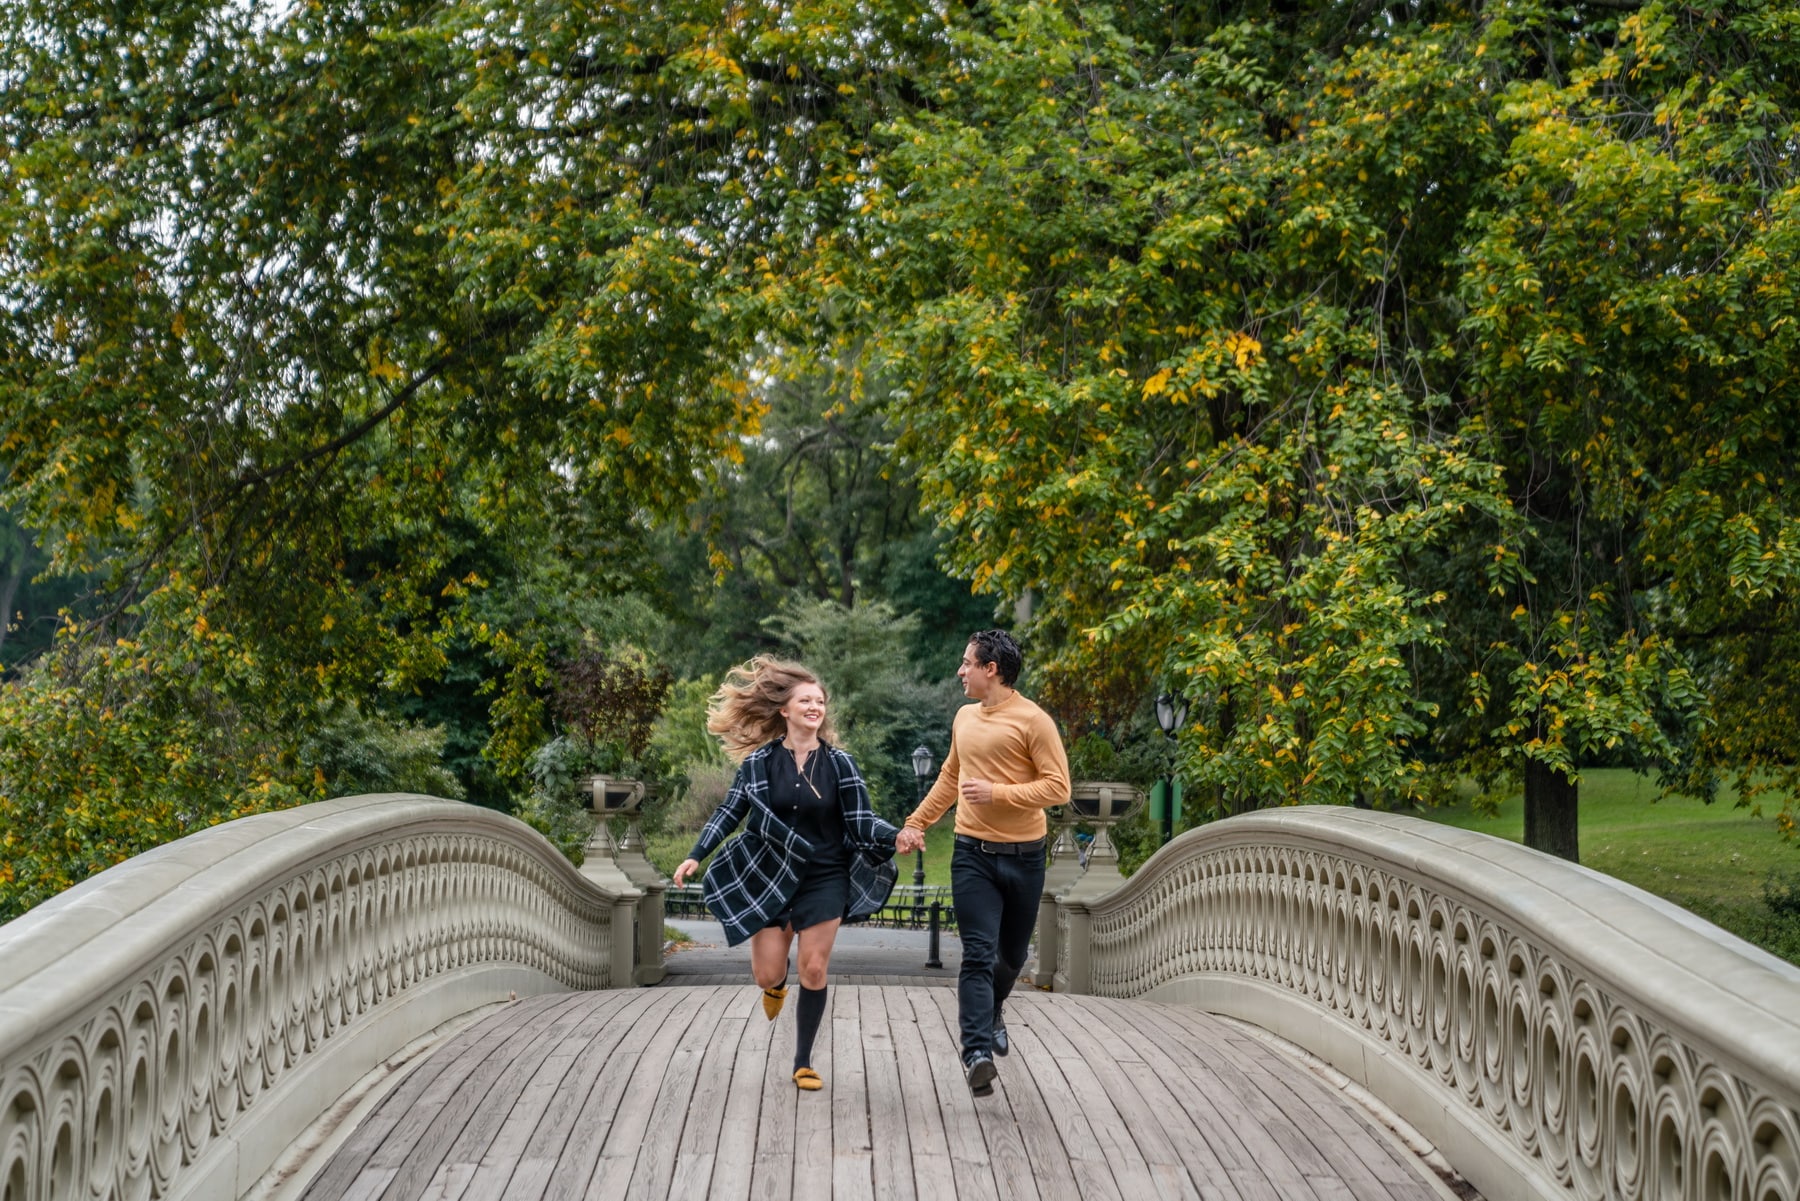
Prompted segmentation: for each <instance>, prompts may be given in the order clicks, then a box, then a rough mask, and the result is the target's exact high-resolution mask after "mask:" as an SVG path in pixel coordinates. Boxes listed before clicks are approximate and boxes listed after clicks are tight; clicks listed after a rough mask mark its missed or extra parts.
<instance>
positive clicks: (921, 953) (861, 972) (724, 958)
mask: <svg viewBox="0 0 1800 1201" xmlns="http://www.w3.org/2000/svg"><path fill="white" fill-rule="evenodd" d="M668 924H669V925H671V926H673V927H675V928H676V929H677V930H680V931H681V932H682V933H683V934H686V935H687V936H688V937H689V938H691V939H693V941H692V942H690V943H678V944H676V945H674V946H672V947H671V948H669V951H668V953H667V954H666V955H664V956H663V967H664V969H665V970H666V971H667V972H668V973H669V974H668V976H667V977H666V978H665V979H664V980H663V984H664V985H670V984H747V983H749V981H750V944H748V943H743V944H740V945H739V946H735V947H728V946H726V945H725V935H724V932H723V931H721V930H720V929H719V923H718V922H710V921H685V920H684V921H672V922H669V923H668ZM929 945H930V935H928V934H927V933H926V932H925V931H923V930H889V929H884V928H882V927H880V926H842V927H840V928H839V929H838V936H837V941H836V942H835V943H833V944H832V948H831V982H832V983H833V984H947V985H949V986H950V987H951V988H955V987H956V971H957V968H959V967H960V966H961V965H962V944H961V943H960V942H958V941H957V940H956V936H955V935H954V934H940V935H939V936H938V959H939V961H940V962H942V963H943V965H944V966H943V967H941V968H928V967H926V966H925V961H926V959H927V958H928V949H929ZM792 962H793V960H792V958H790V959H789V963H790V965H791V964H792ZM788 974H789V976H790V977H793V976H794V975H795V970H794V969H793V968H792V967H791V966H790V968H789V971H788Z"/></svg>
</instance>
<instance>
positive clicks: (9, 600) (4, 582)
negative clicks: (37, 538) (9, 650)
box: [0, 552, 25, 647]
mask: <svg viewBox="0 0 1800 1201" xmlns="http://www.w3.org/2000/svg"><path fill="white" fill-rule="evenodd" d="M24 579H25V555H24V554H23V553H22V552H21V553H20V555H19V562H18V566H17V569H16V570H15V571H13V572H11V573H10V574H9V575H7V577H6V578H5V579H0V647H4V646H5V645H6V632H7V631H8V630H10V629H11V628H12V623H13V611H12V606H13V598H14V597H15V596H17V595H19V585H20V583H21V582H23V581H24Z"/></svg>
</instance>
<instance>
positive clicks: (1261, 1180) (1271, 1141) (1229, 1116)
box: [1119, 1003, 1314, 1201]
mask: <svg viewBox="0 0 1800 1201" xmlns="http://www.w3.org/2000/svg"><path fill="white" fill-rule="evenodd" d="M1161 1008H1162V1007H1160V1006H1155V1005H1150V1004H1145V1003H1139V1004H1134V1005H1130V1006H1127V1007H1125V1008H1123V1009H1121V1010H1120V1011H1119V1018H1120V1021H1121V1024H1122V1025H1123V1026H1124V1027H1125V1029H1127V1030H1132V1031H1135V1032H1136V1034H1137V1046H1138V1048H1139V1051H1140V1053H1141V1054H1142V1056H1143V1058H1144V1061H1145V1062H1146V1063H1147V1064H1149V1065H1150V1066H1152V1067H1153V1068H1154V1069H1155V1070H1156V1072H1157V1074H1158V1077H1159V1078H1160V1079H1161V1080H1162V1081H1163V1084H1164V1086H1165V1087H1166V1088H1167V1089H1168V1090H1169V1092H1170V1093H1171V1094H1172V1095H1173V1096H1174V1097H1175V1098H1176V1099H1177V1100H1178V1101H1179V1102H1180V1104H1181V1106H1182V1108H1183V1109H1185V1110H1186V1112H1187V1114H1188V1116H1189V1117H1190V1118H1191V1119H1192V1120H1193V1123H1194V1126H1195V1128H1196V1129H1197V1130H1198V1131H1199V1132H1200V1133H1201V1135H1202V1137H1203V1138H1204V1139H1205V1142H1206V1145H1207V1146H1208V1147H1209V1148H1210V1149H1211V1150H1212V1151H1213V1153H1214V1154H1215V1155H1216V1156H1217V1157H1218V1159H1219V1162H1220V1163H1222V1164H1223V1165H1224V1167H1225V1174H1226V1178H1227V1179H1228V1180H1229V1181H1230V1182H1231V1184H1232V1186H1233V1187H1234V1188H1235V1189H1236V1190H1237V1192H1239V1193H1240V1194H1242V1195H1243V1196H1244V1197H1245V1198H1247V1199H1248V1201H1292V1199H1293V1198H1302V1197H1313V1196H1314V1194H1313V1191H1312V1188H1311V1186H1310V1185H1308V1184H1306V1183H1305V1181H1304V1180H1303V1179H1301V1178H1300V1174H1299V1172H1298V1170H1297V1169H1296V1168H1295V1167H1294V1165H1293V1162H1292V1161H1291V1160H1290V1159H1288V1158H1287V1155H1286V1153H1285V1152H1284V1151H1283V1150H1282V1149H1281V1145H1280V1143H1279V1142H1277V1141H1276V1139H1275V1138H1274V1137H1273V1136H1272V1135H1271V1133H1270V1132H1269V1131H1268V1130H1266V1129H1264V1127H1263V1126H1262V1124H1261V1120H1260V1119H1258V1118H1254V1117H1252V1116H1250V1115H1248V1114H1247V1112H1246V1111H1245V1109H1244V1108H1243V1107H1242V1106H1240V1105H1239V1104H1238V1103H1237V1099H1236V1095H1235V1093H1234V1092H1233V1090H1232V1089H1231V1088H1230V1086H1229V1085H1227V1084H1226V1082H1225V1081H1223V1080H1222V1079H1220V1077H1219V1075H1218V1073H1216V1072H1215V1071H1214V1070H1213V1067H1212V1055H1211V1053H1210V1045H1209V1044H1210V1041H1211V1039H1213V1038H1216V1037H1218V1032H1217V1030H1214V1031H1213V1032H1212V1033H1211V1035H1210V1036H1204V1035H1203V1034H1202V1030H1203V1029H1204V1026H1203V1027H1202V1028H1201V1030H1183V1029H1181V1028H1179V1027H1174V1026H1170V1025H1167V1024H1165V1022H1164V1020H1163V1017H1162V1014H1161ZM1194 1016H1196V1017H1201V1016H1204V1015H1198V1014H1196V1015H1194ZM1206 1025H1211V1026H1214V1027H1216V1026H1217V1023H1206ZM1290 1189H1291V1190H1292V1191H1291V1192H1289V1191H1286V1190H1290Z"/></svg>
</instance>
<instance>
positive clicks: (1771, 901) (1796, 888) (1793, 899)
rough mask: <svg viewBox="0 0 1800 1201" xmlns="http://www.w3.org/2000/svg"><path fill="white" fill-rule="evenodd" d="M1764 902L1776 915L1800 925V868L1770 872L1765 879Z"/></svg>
mask: <svg viewBox="0 0 1800 1201" xmlns="http://www.w3.org/2000/svg"><path fill="white" fill-rule="evenodd" d="M1763 903H1764V904H1766V905H1768V907H1769V912H1770V913H1773V914H1774V915H1775V916H1776V917H1778V918H1781V919H1782V920H1783V921H1788V922H1792V923H1794V924H1795V925H1796V926H1800V870H1795V871H1789V872H1770V873H1769V875H1768V878H1767V879H1765V880H1764V881H1763Z"/></svg>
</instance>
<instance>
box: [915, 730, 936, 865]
mask: <svg viewBox="0 0 1800 1201" xmlns="http://www.w3.org/2000/svg"><path fill="white" fill-rule="evenodd" d="M912 765H913V785H914V789H915V793H916V795H915V796H914V797H913V803H914V804H915V805H917V804H918V803H920V802H921V801H923V800H924V799H925V781H927V780H929V779H931V769H932V768H933V767H934V766H936V760H935V759H934V758H933V756H932V754H931V748H930V747H928V746H926V745H924V744H923V743H920V744H919V746H918V747H916V748H915V749H914V750H913V753H912ZM913 855H914V859H913V887H914V888H917V889H919V890H920V893H919V896H920V897H921V898H923V897H924V895H925V893H924V891H923V890H924V888H925V848H924V847H920V848H919V849H918V850H916V851H914V852H913Z"/></svg>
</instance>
